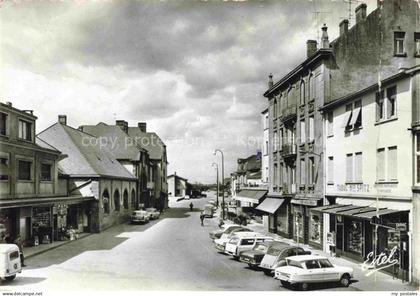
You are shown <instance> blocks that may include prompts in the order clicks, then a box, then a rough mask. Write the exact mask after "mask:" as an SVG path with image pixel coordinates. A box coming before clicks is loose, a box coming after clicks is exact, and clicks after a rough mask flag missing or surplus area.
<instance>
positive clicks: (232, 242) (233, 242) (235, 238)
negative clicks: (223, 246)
mask: <svg viewBox="0 0 420 296" xmlns="http://www.w3.org/2000/svg"><path fill="white" fill-rule="evenodd" d="M238 242H239V238H237V237H234V238H232V239H231V240H230V241H229V244H237V243H238Z"/></svg>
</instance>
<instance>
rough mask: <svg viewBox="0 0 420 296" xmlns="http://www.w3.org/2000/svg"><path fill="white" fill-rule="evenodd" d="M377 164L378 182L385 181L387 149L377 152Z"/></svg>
mask: <svg viewBox="0 0 420 296" xmlns="http://www.w3.org/2000/svg"><path fill="white" fill-rule="evenodd" d="M376 162H377V163H376V169H377V179H378V181H385V148H381V149H378V150H377V153H376Z"/></svg>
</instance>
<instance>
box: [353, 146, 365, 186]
mask: <svg viewBox="0 0 420 296" xmlns="http://www.w3.org/2000/svg"><path fill="white" fill-rule="evenodd" d="M362 159H363V156H362V152H357V153H355V155H354V181H355V182H363V181H362V178H363V176H362V171H363V169H362V167H363V160H362Z"/></svg>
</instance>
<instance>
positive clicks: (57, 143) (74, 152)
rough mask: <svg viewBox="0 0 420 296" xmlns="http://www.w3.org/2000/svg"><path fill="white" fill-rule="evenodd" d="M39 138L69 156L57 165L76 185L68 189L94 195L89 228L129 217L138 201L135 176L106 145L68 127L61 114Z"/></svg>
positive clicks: (104, 225) (104, 227)
mask: <svg viewBox="0 0 420 296" xmlns="http://www.w3.org/2000/svg"><path fill="white" fill-rule="evenodd" d="M38 137H39V138H40V139H41V140H42V141H44V142H46V143H48V145H51V146H53V147H55V148H57V149H59V150H60V151H62V152H63V153H65V154H66V155H67V156H68V157H67V158H65V159H63V160H61V161H60V162H59V165H60V168H61V169H62V171H63V172H64V173H65V174H66V175H68V177H69V179H70V180H71V181H72V183H74V184H75V185H76V187H75V188H72V189H70V190H71V191H73V190H77V191H79V192H80V193H81V194H82V195H83V196H86V195H88V196H94V199H95V201H94V203H93V204H92V207H91V209H90V213H89V216H90V225H91V229H92V231H94V232H100V231H102V230H103V229H106V228H108V227H110V226H112V225H116V224H118V223H121V222H122V221H126V220H127V219H128V217H129V215H130V212H131V211H132V210H133V208H135V206H134V204H135V201H136V200H137V194H138V192H137V178H136V177H135V176H134V175H133V174H132V173H131V172H129V171H128V170H127V169H126V168H125V167H124V166H123V165H122V164H120V163H119V162H118V160H117V159H116V157H115V155H114V154H113V153H112V152H111V151H109V149H108V148H107V145H105V144H103V143H101V141H100V140H99V139H98V138H96V137H94V136H92V135H90V134H88V133H85V132H83V131H81V130H78V129H75V128H73V127H70V126H68V125H67V118H66V116H64V115H61V116H59V120H58V122H57V123H55V124H53V125H52V126H50V127H48V128H47V129H45V130H44V131H42V132H40V133H39V134H38ZM133 201H134V202H133Z"/></svg>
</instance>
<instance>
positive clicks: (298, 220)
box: [294, 212, 304, 238]
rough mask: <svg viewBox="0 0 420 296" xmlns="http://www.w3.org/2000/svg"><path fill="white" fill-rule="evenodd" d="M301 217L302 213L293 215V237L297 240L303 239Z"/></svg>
mask: <svg viewBox="0 0 420 296" xmlns="http://www.w3.org/2000/svg"><path fill="white" fill-rule="evenodd" d="M303 230H304V229H303V216H302V213H300V212H296V213H295V225H294V232H295V236H296V237H299V238H303Z"/></svg>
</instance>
